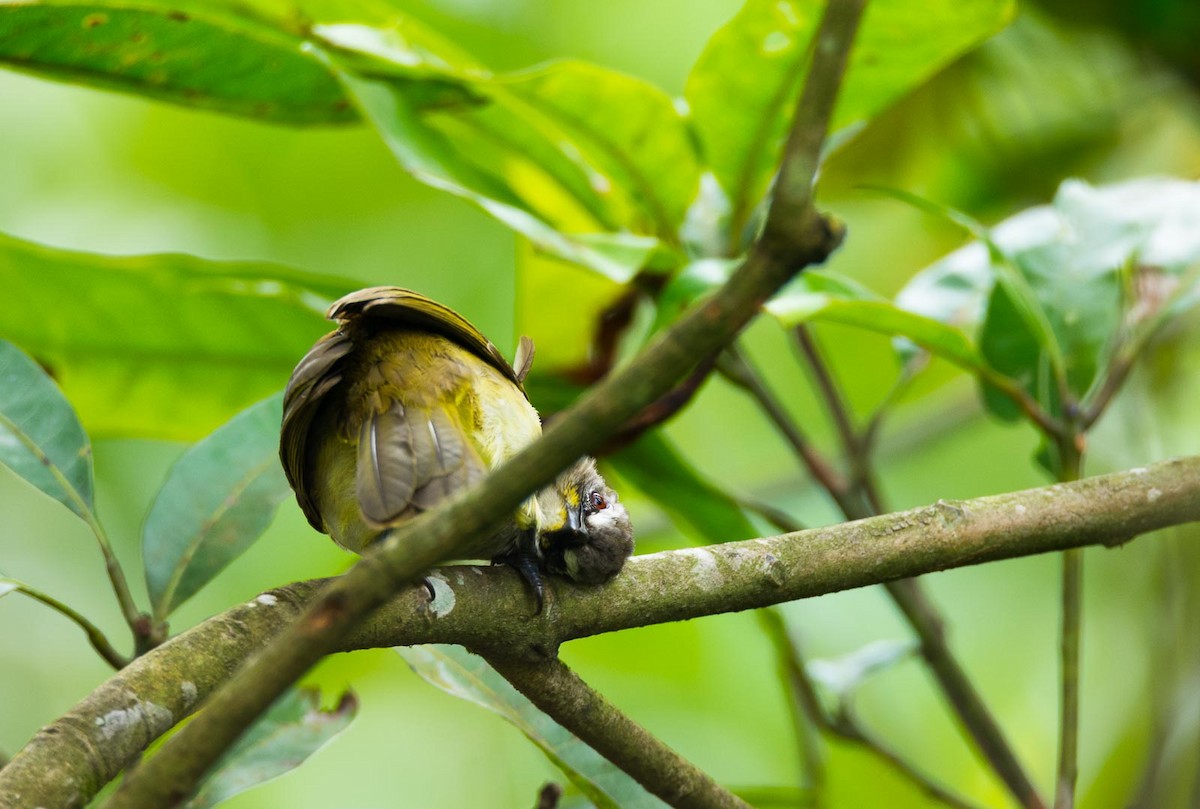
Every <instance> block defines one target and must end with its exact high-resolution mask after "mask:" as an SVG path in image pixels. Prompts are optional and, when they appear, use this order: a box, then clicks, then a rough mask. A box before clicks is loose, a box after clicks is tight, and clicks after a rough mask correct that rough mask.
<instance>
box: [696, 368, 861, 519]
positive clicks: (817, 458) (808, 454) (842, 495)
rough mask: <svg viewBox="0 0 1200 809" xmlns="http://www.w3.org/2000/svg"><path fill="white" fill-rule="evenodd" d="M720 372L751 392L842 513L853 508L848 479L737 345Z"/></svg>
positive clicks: (733, 382)
mask: <svg viewBox="0 0 1200 809" xmlns="http://www.w3.org/2000/svg"><path fill="white" fill-rule="evenodd" d="M717 370H718V371H719V372H720V374H721V376H723V377H725V378H726V379H727V380H729V381H730V382H731V383H732V384H734V385H736V386H737V387H739V388H741V389H742V390H744V391H746V392H747V393H749V394H750V395H751V396H752V397H753V398H754V400H755V401H756V402H758V405H759V407H760V408H761V409H762V411H763V413H764V414H766V416H767V418H769V419H770V420H771V423H772V424H774V425H775V428H776V429H777V430H779V433H780V435H782V436H783V437H784V438H785V439H786V440H787V442H788V444H790V445H791V447H792V449H793V451H795V453H796V456H797V457H798V458H800V460H801V462H802V463H803V464H804V467H805V469H807V470H808V472H809V474H811V475H812V476H813V478H814V479H815V480H816V481H817V482H818V483H819V484H821V487H822V488H823V489H825V491H827V492H828V493H829V496H830V497H832V498H833V500H834V502H835V503H837V504H838V506H839V507H841V508H842V510H843V511H845V510H846V509H849V508H853V505H852V504H850V502H849V500H848V498H849V497H850V494H849V491H850V486H849V483H848V482H847V481H846V479H845V477H843V476H842V474H841V473H840V472H838V471H837V470H836V469H834V468H833V466H832V465H831V464H830V463H829V462H828V461H826V460H825V458H824V457H823V456H822V455H821V453H820V452H818V451H817V449H816V448H815V447H813V445H812V443H811V442H810V441H809V440H808V438H807V437H806V436H805V435H804V433H803V432H802V431H801V430H800V428H799V427H798V426H797V425H796V423H795V422H794V421H792V418H791V416H789V415H788V413H787V410H786V409H784V407H783V404H782V403H781V402H780V401H779V399H778V398H776V396H775V394H773V393H771V390H770V389H769V388H768V387H767V386H766V383H764V382H763V381H762V377H761V376H760V375H759V373H758V372H757V371H756V370H755V369H754V366H752V365H751V364H750V361H749V360H748V359H747V358H746V357H745V356H744V355H743V354H742V352H741V351H739V350H738V348H737V346H736V345H730V346H729V347H728V348H727V349H726V350H725V352H724V353H723V354H722V355H721V356H720V358H719V359H718V360H717Z"/></svg>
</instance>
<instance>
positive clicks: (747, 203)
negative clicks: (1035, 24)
mask: <svg viewBox="0 0 1200 809" xmlns="http://www.w3.org/2000/svg"><path fill="white" fill-rule="evenodd" d="M823 7H824V4H823V3H821V2H819V0H782V2H780V1H779V0H747V2H746V4H745V5H744V6H743V7H742V9H741V11H739V12H738V14H737V15H736V16H734V18H733V19H732V20H731V21H730V22H729V23H727V24H726V25H725V26H724V27H722V28H721V29H720V30H718V31H717V32H716V33H715V34H714V35H713V37H712V38H711V39H710V40H709V42H708V45H707V46H706V47H705V49H704V52H703V53H702V54H701V56H700V59H699V60H698V61H697V62H696V65H695V67H694V68H693V69H692V73H691V75H690V76H689V77H688V81H687V87H686V90H685V93H684V95H685V97H686V99H687V102H688V106H689V107H690V109H691V114H692V120H693V122H694V124H695V128H696V131H697V133H698V135H699V138H700V141H701V144H702V147H703V152H704V158H705V159H706V160H707V162H708V165H709V166H710V167H711V168H712V171H713V173H714V174H715V175H716V177H717V179H718V180H719V181H720V183H721V185H722V187H724V189H725V191H726V192H727V194H728V195H729V198H730V201H731V217H732V220H733V222H734V226H735V228H737V227H740V226H741V225H742V224H744V223H745V221H746V219H747V218H748V216H749V214H750V212H751V211H752V209H753V208H754V207H755V206H756V205H757V204H758V202H759V200H760V199H761V198H762V197H763V194H764V193H765V191H766V189H767V185H768V183H769V181H770V178H771V176H772V174H774V172H775V169H776V167H777V165H778V162H779V158H780V154H781V150H782V147H783V141H784V138H785V136H786V132H787V127H788V124H789V122H790V118H791V115H792V111H793V110H794V108H795V102H796V97H797V95H798V94H799V91H800V86H801V83H802V81H803V77H804V72H805V70H806V69H807V65H808V63H809V57H810V51H811V48H812V38H813V35H814V33H815V32H816V29H817V25H818V23H819V21H820V16H821V12H822V9H823ZM1012 13H1013V3H1012V2H1011V0H974V1H973V2H955V0H937V2H933V3H922V4H921V6H920V9H919V10H917V9H914V7H913V6H912V5H911V4H910V3H907V2H904V0H874V2H871V3H869V4H868V6H867V11H866V14H865V16H864V18H863V21H862V25H861V28H860V31H859V34H858V37H857V39H856V40H855V44H854V50H853V52H852V53H851V58H850V64H849V68H848V71H847V74H846V77H845V80H844V81H843V84H842V90H841V93H840V94H839V96H838V102H837V108H836V111H835V113H834V118H833V121H832V123H831V131H833V132H835V133H836V132H837V131H838V130H840V129H842V128H844V127H847V126H851V125H854V124H856V123H859V122H861V121H864V120H867V119H869V118H870V117H871V116H872V115H874V114H876V113H877V112H879V111H880V110H882V109H883V108H884V107H886V106H887V105H888V104H890V103H891V102H893V101H895V100H896V99H897V98H899V97H900V96H901V95H903V94H904V93H905V92H907V91H908V90H911V89H912V88H914V87H916V86H917V85H918V84H920V83H921V82H923V81H925V80H926V79H928V78H929V77H930V76H932V75H933V74H934V73H935V72H936V71H938V70H939V69H941V68H942V67H944V66H945V65H947V64H949V63H950V62H951V61H952V60H953V59H955V58H956V57H958V56H959V55H961V54H962V53H964V52H965V51H966V50H968V49H969V48H971V47H972V46H974V45H976V44H977V43H979V42H980V41H982V40H983V39H985V38H986V37H988V36H990V35H992V34H994V33H995V32H996V31H998V30H1000V28H1002V27H1003V26H1004V25H1005V24H1006V23H1007V22H1008V21H1009V19H1011V17H1012ZM748 65H753V66H754V69H753V70H750V69H747V66H748ZM738 235H739V234H734V237H735V238H736V237H738Z"/></svg>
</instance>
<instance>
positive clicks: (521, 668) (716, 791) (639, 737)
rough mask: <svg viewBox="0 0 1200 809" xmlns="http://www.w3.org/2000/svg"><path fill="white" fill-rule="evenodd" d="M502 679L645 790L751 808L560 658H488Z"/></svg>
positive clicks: (685, 801) (691, 801) (683, 803)
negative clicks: (657, 736)
mask: <svg viewBox="0 0 1200 809" xmlns="http://www.w3.org/2000/svg"><path fill="white" fill-rule="evenodd" d="M487 661H488V663H490V664H491V665H492V668H494V669H495V670H496V671H498V672H500V674H501V675H503V677H504V679H506V680H508V681H509V682H510V683H512V684H513V687H514V688H516V689H517V690H518V691H520V692H521V693H522V694H524V695H525V696H526V697H528V698H529V700H530V701H531V702H532V703H533V704H534V705H536V706H537V707H538V708H540V709H541V710H542V711H543V712H544V713H546V714H547V715H549V716H552V717H554V719H555V721H557V722H558V723H559V724H560V725H562V726H563V727H565V728H567V730H570V731H571V732H572V733H574V734H575V735H576V736H578V737H579V738H580V739H582V740H583V741H584V742H586V743H587V744H589V745H590V746H591V747H592V748H593V749H594V750H595V751H596V752H597V753H600V754H601V755H602V756H604V757H605V758H607V759H608V760H609V761H611V762H613V763H614V764H616V765H617V766H618V767H620V768H621V769H622V770H624V771H625V772H627V773H629V775H631V776H632V777H633V778H634V780H636V781H637V782H638V783H640V784H641V785H642V786H644V787H645V788H646V789H647V790H649V791H650V792H652V793H654V794H655V795H657V796H658V797H660V798H662V799H663V800H664V801H666V802H667V803H668V804H669V805H671V806H675V807H680V808H681V809H722V808H723V807H724V808H726V809H750V807H749V804H747V803H746V802H745V801H743V800H742V799H741V798H738V797H737V796H736V795H734V794H733V793H732V792H729V791H728V790H726V789H725V788H724V787H722V786H721V785H720V784H718V783H717V782H716V781H714V780H713V778H712V776H710V775H708V773H706V772H704V771H703V770H701V769H700V768H698V767H697V766H696V765H695V764H692V763H691V762H690V761H688V760H687V759H685V758H683V757H682V756H681V755H679V754H678V753H676V752H675V751H674V750H672V749H671V748H669V747H667V746H666V745H665V744H663V743H662V742H661V741H659V740H658V739H657V738H655V737H654V736H652V735H651V734H650V733H648V732H647V731H646V730H645V729H644V728H642V727H641V726H640V725H638V724H637V723H635V722H634V721H633V720H631V719H630V718H629V717H627V716H626V715H625V714H623V713H621V711H619V710H618V709H617V708H616V707H615V706H614V705H613V704H612V703H611V702H609V701H608V700H606V699H605V698H604V697H603V696H602V695H601V694H599V693H597V692H596V691H595V690H594V689H593V688H591V686H589V685H588V684H587V683H585V682H584V681H583V680H581V679H580V678H579V675H577V674H575V672H573V671H571V670H570V669H569V668H567V666H566V664H565V663H563V662H562V661H561V660H558V659H552V660H547V661H544V662H543V661H536V660H534V661H531V660H520V659H517V658H511V657H506V656H502V655H493V656H491V657H489V658H488V659H487Z"/></svg>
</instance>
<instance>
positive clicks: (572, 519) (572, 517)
mask: <svg viewBox="0 0 1200 809" xmlns="http://www.w3.org/2000/svg"><path fill="white" fill-rule="evenodd" d="M563 533H564V534H566V535H567V537H568V538H570V539H571V540H573V541H574V542H577V543H579V544H583V543H584V542H586V541H587V538H588V531H587V525H586V524H585V523H584V521H583V503H582V502H581V503H580V504H579V505H577V506H575V507H573V508H568V509H567V524H566V526H564V528H563Z"/></svg>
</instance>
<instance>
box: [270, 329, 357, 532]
mask: <svg viewBox="0 0 1200 809" xmlns="http://www.w3.org/2000/svg"><path fill="white" fill-rule="evenodd" d="M352 347H353V346H352V345H351V343H350V340H349V338H347V337H346V335H345V334H343V333H342V332H332V333H330V334H327V335H325V336H324V337H322V338H321V339H320V340H318V341H317V344H316V345H314V346H313V347H312V349H311V350H309V352H308V353H307V354H306V355H305V356H304V359H302V360H301V361H300V364H299V365H297V366H296V370H295V371H293V372H292V377H291V379H290V380H289V381H288V386H287V391H286V392H285V393H284V395H283V426H282V428H281V433H280V441H279V457H280V460H281V461H282V462H283V470H284V472H286V473H287V478H288V482H289V483H291V485H292V488H293V489H295V491H296V499H297V501H298V502H299V503H300V507H301V508H302V509H303V510H304V515H305V516H306V517H308V521H309V522H310V523H312V525H313V527H315V528H316V529H317V530H318V531H323V530H325V529H324V527H323V522H322V520H321V512H320V510H319V509H318V508H317V504H316V502H315V501H314V500H313V492H312V491H311V490H310V488H309V484H308V481H306V480H305V458H306V452H307V444H308V439H309V426H310V425H311V424H312V420H313V417H314V416H316V414H317V411H318V410H319V409H320V406H321V403H322V402H323V400H324V397H325V394H327V393H328V392H329V391H330V390H332V389H333V388H334V386H336V385H337V384H338V383H339V382H341V380H342V374H341V362H340V360H341V359H342V358H343V357H345V356H346V354H348V353H349V352H350V349H351V348H352Z"/></svg>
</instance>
